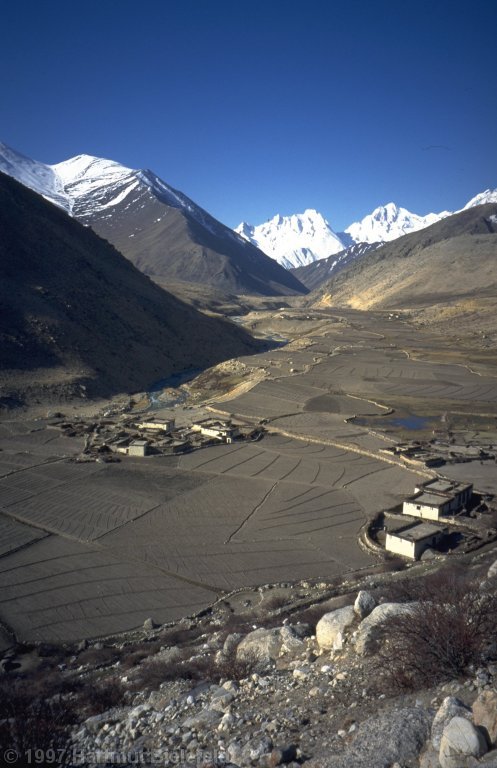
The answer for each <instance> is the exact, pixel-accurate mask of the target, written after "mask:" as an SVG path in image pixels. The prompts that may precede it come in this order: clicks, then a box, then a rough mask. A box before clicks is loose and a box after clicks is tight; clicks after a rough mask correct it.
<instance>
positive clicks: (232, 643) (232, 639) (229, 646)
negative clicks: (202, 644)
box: [222, 632, 243, 656]
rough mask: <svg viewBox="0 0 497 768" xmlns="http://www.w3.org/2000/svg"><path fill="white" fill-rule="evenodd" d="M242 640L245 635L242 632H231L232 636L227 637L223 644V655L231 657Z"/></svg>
mask: <svg viewBox="0 0 497 768" xmlns="http://www.w3.org/2000/svg"><path fill="white" fill-rule="evenodd" d="M242 638H243V635H242V634H241V633H240V632H231V634H229V635H227V637H226V640H225V641H224V644H223V651H222V652H223V654H224V655H225V656H231V654H232V653H233V652H234V651H235V649H236V648H237V647H238V644H239V643H240V640H242Z"/></svg>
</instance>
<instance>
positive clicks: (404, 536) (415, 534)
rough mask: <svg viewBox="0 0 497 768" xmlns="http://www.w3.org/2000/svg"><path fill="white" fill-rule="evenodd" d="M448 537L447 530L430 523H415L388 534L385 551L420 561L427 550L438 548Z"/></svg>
mask: <svg viewBox="0 0 497 768" xmlns="http://www.w3.org/2000/svg"><path fill="white" fill-rule="evenodd" d="M446 535H447V529H446V528H438V526H436V525H431V524H430V523H413V524H412V525H407V526H405V527H404V528H399V529H398V530H396V531H392V532H391V533H387V535H386V541H385V549H386V550H387V551H388V552H393V553H394V554H396V555H401V556H402V557H408V558H409V559H410V560H419V558H420V557H421V555H422V554H423V552H424V551H425V549H428V547H436V546H438V545H439V544H440V543H441V542H442V541H443V539H444V538H445V536H446Z"/></svg>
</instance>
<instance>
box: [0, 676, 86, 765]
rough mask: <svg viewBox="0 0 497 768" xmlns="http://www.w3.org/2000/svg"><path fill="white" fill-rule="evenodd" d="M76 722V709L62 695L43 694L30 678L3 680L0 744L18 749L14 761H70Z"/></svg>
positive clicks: (0, 685)
mask: <svg viewBox="0 0 497 768" xmlns="http://www.w3.org/2000/svg"><path fill="white" fill-rule="evenodd" d="M75 722H77V718H76V714H75V711H74V709H73V708H72V706H70V705H69V704H68V702H67V701H66V700H63V699H62V697H61V696H60V695H55V696H52V697H50V698H49V697H48V696H46V695H45V696H40V695H39V694H38V693H37V692H34V691H33V688H32V686H31V681H30V680H25V679H22V678H11V677H9V678H8V679H5V680H2V682H1V684H0V744H1V745H2V748H3V749H4V750H8V749H10V750H14V751H15V753H17V756H18V759H17V760H16V761H15V762H11V763H10V764H11V765H17V766H25V765H26V766H27V765H29V764H30V762H31V761H33V762H34V761H35V759H36V762H37V764H38V765H40V766H42V768H43V767H44V766H48V765H52V766H57V765H58V766H62V765H68V761H69V752H68V751H67V752H66V750H69V729H70V727H71V726H72V725H73V724H74V723H75ZM38 756H40V759H39V760H38V759H37V757H38ZM43 756H44V757H43Z"/></svg>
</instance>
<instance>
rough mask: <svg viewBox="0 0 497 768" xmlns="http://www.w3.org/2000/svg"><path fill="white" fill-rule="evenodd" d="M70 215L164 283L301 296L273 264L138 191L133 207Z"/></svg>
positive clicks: (234, 238) (229, 235)
mask: <svg viewBox="0 0 497 768" xmlns="http://www.w3.org/2000/svg"><path fill="white" fill-rule="evenodd" d="M75 215H76V217H77V218H79V219H80V220H81V221H83V222H84V223H88V224H90V226H91V227H92V228H93V229H94V230H95V232H97V233H98V234H99V235H100V236H101V237H105V238H106V239H107V240H109V242H111V243H112V244H113V245H115V247H116V248H117V249H118V250H119V251H121V253H123V255H124V256H126V257H127V258H128V259H130V261H132V262H133V264H135V265H136V266H137V267H138V268H139V269H140V270H141V271H142V272H144V273H145V274H147V275H150V276H151V277H156V278H163V279H165V280H168V279H170V280H182V281H183V282H191V283H200V284H203V285H210V286H215V287H216V288H219V289H221V290H224V291H229V292H235V293H245V294H247V293H248V294H250V293H255V294H261V295H263V296H273V295H286V294H295V293H306V291H307V289H306V288H305V287H304V286H303V285H302V283H300V282H299V281H298V279H297V278H296V277H294V276H293V275H292V274H290V272H288V271H287V270H286V269H284V268H283V267H281V266H280V265H279V264H278V263H277V262H276V261H274V259H271V258H270V257H269V256H266V255H265V254H264V253H262V251H260V250H259V249H258V248H256V247H255V246H253V245H252V244H251V243H248V242H246V241H245V240H243V239H242V238H240V237H239V236H238V235H236V234H235V233H234V232H232V231H231V230H228V228H227V227H224V225H222V224H220V222H215V224H216V226H215V227H214V226H212V227H211V228H209V227H208V226H206V225H205V224H202V223H201V222H200V221H198V220H197V218H195V217H194V216H191V215H189V213H188V211H186V210H185V209H184V208H174V207H171V206H170V205H167V204H166V203H165V202H162V201H161V200H160V199H158V198H157V197H155V196H152V195H151V194H150V193H149V192H148V190H146V191H145V190H144V191H143V200H142V196H141V195H138V196H137V197H136V198H135V199H134V200H133V201H132V202H129V201H126V203H123V204H118V205H116V206H113V207H111V208H109V209H108V210H107V211H106V214H105V216H102V215H101V214H100V213H99V212H98V211H96V212H95V213H91V214H90V215H83V216H82V215H80V214H79V213H78V209H77V208H76V209H75Z"/></svg>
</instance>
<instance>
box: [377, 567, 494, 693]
mask: <svg viewBox="0 0 497 768" xmlns="http://www.w3.org/2000/svg"><path fill="white" fill-rule="evenodd" d="M397 590H398V595H397V599H399V598H400V599H401V600H402V601H403V602H406V601H416V602H415V603H414V604H413V605H412V609H411V611H410V612H409V613H408V614H405V615H403V616H396V617H393V618H391V619H390V620H389V621H388V622H386V623H385V629H384V638H385V640H384V643H383V647H382V650H381V651H380V658H381V661H382V664H381V674H380V679H381V687H382V689H383V690H384V689H385V687H387V688H390V689H392V688H393V689H406V688H407V689H415V688H419V687H424V686H430V685H434V684H436V683H438V682H441V681H443V680H452V679H454V678H457V677H458V676H460V675H463V674H465V673H466V672H467V670H468V667H469V665H471V664H476V665H478V664H481V663H483V662H484V661H485V660H486V659H487V658H488V655H489V653H490V652H491V650H492V645H493V642H494V635H495V631H496V629H497V594H496V592H495V590H489V591H482V590H481V589H480V588H479V582H478V581H473V580H469V579H468V577H467V576H466V575H465V574H464V573H463V572H462V571H460V570H454V569H444V570H440V571H438V572H437V573H435V574H432V575H431V576H429V577H427V578H425V579H411V580H409V581H406V582H404V583H403V584H402V585H397Z"/></svg>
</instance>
